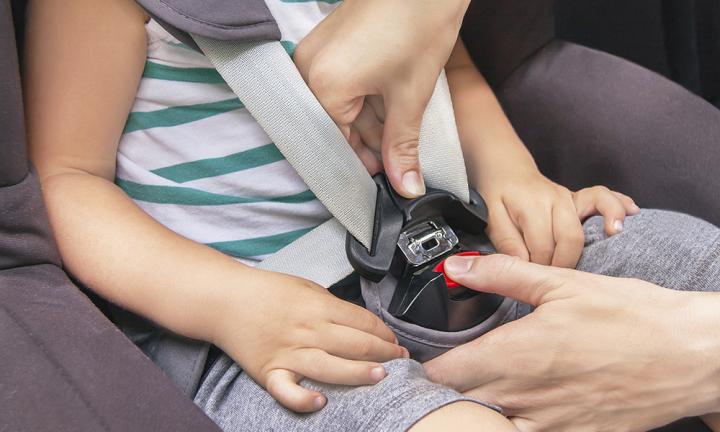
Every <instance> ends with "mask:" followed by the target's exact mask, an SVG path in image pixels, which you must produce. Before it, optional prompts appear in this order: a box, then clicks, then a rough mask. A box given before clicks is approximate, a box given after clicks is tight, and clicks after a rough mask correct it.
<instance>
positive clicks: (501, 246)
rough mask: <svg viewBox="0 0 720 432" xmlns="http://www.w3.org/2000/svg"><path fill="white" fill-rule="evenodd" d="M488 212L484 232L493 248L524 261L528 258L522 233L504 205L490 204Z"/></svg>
mask: <svg viewBox="0 0 720 432" xmlns="http://www.w3.org/2000/svg"><path fill="white" fill-rule="evenodd" d="M488 212H489V213H488V221H489V224H488V228H487V230H486V234H487V236H488V238H490V241H491V242H492V244H493V246H495V249H497V251H498V252H499V253H501V254H505V255H510V256H516V257H518V258H521V259H523V260H525V261H527V260H528V259H530V254H529V252H528V250H527V248H526V247H525V241H524V240H523V237H522V234H520V231H518V229H517V227H516V226H515V224H514V223H513V221H512V219H510V216H509V215H508V213H507V209H506V208H505V206H504V205H503V204H502V203H496V204H493V205H490V206H489V208H488Z"/></svg>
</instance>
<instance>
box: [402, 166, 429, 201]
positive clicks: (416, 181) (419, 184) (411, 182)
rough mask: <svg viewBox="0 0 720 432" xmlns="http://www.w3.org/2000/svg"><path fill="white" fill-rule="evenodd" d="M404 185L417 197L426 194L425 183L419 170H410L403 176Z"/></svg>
mask: <svg viewBox="0 0 720 432" xmlns="http://www.w3.org/2000/svg"><path fill="white" fill-rule="evenodd" d="M402 185H403V187H404V188H405V190H406V191H407V192H408V193H409V194H411V195H413V196H416V197H419V196H422V195H425V183H424V182H423V179H422V177H420V174H419V173H418V172H417V171H408V172H406V173H405V174H403V176H402Z"/></svg>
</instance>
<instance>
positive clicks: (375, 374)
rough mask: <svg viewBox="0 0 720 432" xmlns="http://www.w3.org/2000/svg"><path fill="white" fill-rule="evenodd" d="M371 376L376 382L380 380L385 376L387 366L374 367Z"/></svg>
mask: <svg viewBox="0 0 720 432" xmlns="http://www.w3.org/2000/svg"><path fill="white" fill-rule="evenodd" d="M370 378H371V379H372V380H373V381H375V382H379V381H380V380H382V379H383V378H385V368H383V367H382V366H377V367H374V368H372V370H370Z"/></svg>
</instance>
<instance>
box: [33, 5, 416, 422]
mask: <svg viewBox="0 0 720 432" xmlns="http://www.w3.org/2000/svg"><path fill="white" fill-rule="evenodd" d="M144 20H145V17H144V14H143V12H142V11H141V10H140V9H139V8H138V7H137V6H136V5H135V3H134V2H133V1H132V0H65V1H61V2H59V1H55V0H33V1H31V2H30V5H29V16H28V38H27V46H26V49H27V52H26V55H25V61H26V64H25V75H24V76H25V79H26V81H25V86H26V87H25V93H26V98H27V99H26V105H27V118H28V132H29V141H30V151H31V157H32V160H33V162H34V163H35V166H36V167H37V170H38V172H39V176H40V179H41V183H42V186H43V194H44V197H45V203H46V206H47V210H48V213H49V217H50V221H51V224H52V226H53V229H54V232H55V236H56V239H57V242H58V246H59V248H60V251H61V254H62V257H63V261H64V264H65V266H66V267H67V269H68V270H69V271H70V272H72V273H73V274H74V275H75V276H76V277H78V278H79V279H80V280H81V281H82V282H83V283H85V284H86V285H88V286H89V287H90V288H91V289H93V290H94V291H96V292H98V293H99V294H100V295H102V296H103V297H105V298H107V299H109V300H111V301H113V302H116V303H118V304H120V305H122V306H124V307H126V308H128V309H130V310H133V311H135V312H137V313H139V314H141V315H143V316H145V317H147V318H149V319H152V320H153V321H155V322H157V323H159V324H160V325H162V326H164V327H166V328H168V329H170V330H172V331H175V332H177V333H180V334H183V335H186V336H189V337H192V338H197V339H202V340H206V341H211V342H214V343H215V344H217V345H218V346H220V347H221V348H222V349H223V350H224V351H225V352H227V353H228V354H229V355H230V356H231V357H233V359H235V360H236V361H237V362H238V363H239V364H240V365H241V366H242V367H243V369H244V370H246V371H247V372H248V373H249V374H250V375H251V376H252V377H253V378H254V379H256V380H257V381H258V382H259V383H260V384H261V385H264V386H265V387H266V388H267V389H268V391H270V393H271V394H272V395H273V396H274V397H275V398H276V399H278V400H279V401H280V402H281V403H283V404H284V405H286V406H288V407H290V408H291V409H294V410H298V411H314V410H316V409H319V408H320V407H321V406H322V404H323V403H324V399H323V398H322V396H321V395H319V394H318V393H317V392H314V391H310V390H307V389H304V388H302V387H300V386H298V385H297V384H296V383H297V381H298V379H300V378H301V377H302V376H308V377H313V378H314V379H316V380H319V381H323V382H328V383H338V384H340V383H342V384H372V383H375V382H377V381H379V380H380V379H381V378H382V377H383V376H384V371H383V370H382V367H381V365H380V364H379V363H376V362H379V361H385V360H390V359H392V358H397V357H400V356H402V355H403V354H406V351H403V350H404V349H402V348H400V347H399V346H398V345H396V344H395V343H394V341H395V338H394V335H393V334H392V332H391V331H390V330H389V329H388V328H387V327H385V325H384V324H383V323H382V321H380V320H379V319H378V318H377V317H375V316H374V315H373V314H372V313H370V312H368V311H367V310H365V309H363V308H360V307H357V306H355V305H352V304H350V303H347V302H344V301H341V300H339V299H337V298H335V297H334V296H332V295H331V294H329V293H328V292H327V291H326V290H325V289H323V288H321V287H319V286H317V285H315V284H313V283H311V282H309V281H305V280H301V279H298V278H294V277H290V276H287V275H282V274H279V273H271V272H266V271H261V270H257V269H253V268H250V267H248V266H245V265H242V264H240V263H238V262H236V261H235V260H233V259H231V258H230V257H227V256H225V255H223V254H221V253H219V252H217V251H215V250H213V249H211V248H209V247H206V246H203V245H200V244H197V243H194V242H192V241H189V240H187V239H185V238H183V237H181V236H179V235H177V234H175V233H173V232H172V231H170V230H168V229H166V228H165V227H163V226H162V225H160V224H159V223H157V222H156V221H155V220H153V219H152V218H150V217H149V216H148V215H146V214H145V213H144V212H143V211H142V210H141V209H140V208H139V207H137V206H136V205H135V204H134V203H133V202H132V201H131V200H130V199H129V198H128V197H127V196H126V195H125V193H124V192H122V190H120V189H119V188H118V187H116V186H115V185H114V183H113V179H114V176H115V158H116V151H117V145H118V142H119V139H120V136H121V133H122V130H123V127H124V124H125V121H126V119H127V116H128V112H129V111H130V109H131V106H132V103H133V100H134V95H135V92H136V90H137V86H138V83H139V79H140V76H141V74H142V70H143V66H144V63H145V56H146V40H145V29H144ZM378 368H379V370H378Z"/></svg>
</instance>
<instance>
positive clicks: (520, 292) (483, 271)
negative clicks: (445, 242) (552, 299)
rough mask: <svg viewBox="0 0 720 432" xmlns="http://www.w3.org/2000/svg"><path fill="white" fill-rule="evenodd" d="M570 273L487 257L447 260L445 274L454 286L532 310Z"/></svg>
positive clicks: (505, 256) (520, 261) (498, 256)
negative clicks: (459, 285)
mask: <svg viewBox="0 0 720 432" xmlns="http://www.w3.org/2000/svg"><path fill="white" fill-rule="evenodd" d="M568 271H570V270H566V269H559V268H554V267H547V266H541V265H538V264H533V263H529V262H526V261H523V260H521V259H520V258H517V257H510V256H507V255H500V254H495V255H488V256H479V257H458V256H455V257H450V258H448V259H447V260H446V261H445V272H446V274H447V276H448V277H449V278H450V279H452V280H454V281H455V282H457V283H459V284H461V285H463V286H465V287H468V288H470V289H473V290H475V291H482V292H489V293H495V294H499V295H502V296H505V297H511V298H514V299H515V300H520V301H521V302H523V303H528V304H531V305H533V306H535V307H537V306H540V305H541V304H542V303H545V302H546V301H547V299H548V295H549V294H551V293H552V292H553V291H555V290H557V289H558V288H560V287H561V286H562V284H563V283H564V282H565V281H566V280H567V276H568V275H567V273H566V272H568Z"/></svg>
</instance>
